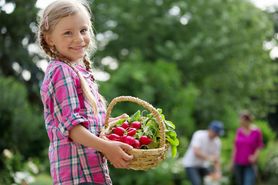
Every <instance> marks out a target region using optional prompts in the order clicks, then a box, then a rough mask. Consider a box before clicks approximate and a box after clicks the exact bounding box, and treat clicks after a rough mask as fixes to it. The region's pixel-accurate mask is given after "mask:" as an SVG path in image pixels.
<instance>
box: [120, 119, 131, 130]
mask: <svg viewBox="0 0 278 185" xmlns="http://www.w3.org/2000/svg"><path fill="white" fill-rule="evenodd" d="M121 127H123V128H124V129H127V128H128V127H129V123H128V121H125V122H123V124H122V125H121Z"/></svg>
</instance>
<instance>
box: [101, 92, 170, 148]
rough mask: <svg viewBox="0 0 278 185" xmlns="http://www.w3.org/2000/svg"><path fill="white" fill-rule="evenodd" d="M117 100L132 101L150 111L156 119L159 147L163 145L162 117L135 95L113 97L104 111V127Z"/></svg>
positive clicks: (106, 125) (163, 126)
mask: <svg viewBox="0 0 278 185" xmlns="http://www.w3.org/2000/svg"><path fill="white" fill-rule="evenodd" d="M119 102H132V103H136V104H138V105H141V106H143V107H144V108H145V109H147V110H148V111H150V113H152V115H153V116H154V118H155V119H156V121H157V123H158V126H159V137H160V143H159V144H160V147H163V146H164V145H165V125H164V123H163V121H162V118H161V116H160V114H159V112H158V111H157V110H156V109H155V108H154V107H153V106H152V105H151V104H149V103H148V102H146V101H144V100H141V99H139V98H136V97H132V96H118V97H116V98H114V99H113V100H112V101H111V102H110V103H109V105H108V107H107V112H106V118H105V122H104V123H105V127H108V120H109V117H110V115H111V112H112V109H113V107H114V106H115V105H116V104H117V103H119Z"/></svg>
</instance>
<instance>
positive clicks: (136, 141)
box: [132, 139, 141, 148]
mask: <svg viewBox="0 0 278 185" xmlns="http://www.w3.org/2000/svg"><path fill="white" fill-rule="evenodd" d="M132 146H133V147H134V148H140V146H141V144H140V141H139V140H137V139H135V140H134V143H133V145H132Z"/></svg>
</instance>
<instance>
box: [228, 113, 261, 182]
mask: <svg viewBox="0 0 278 185" xmlns="http://www.w3.org/2000/svg"><path fill="white" fill-rule="evenodd" d="M252 122H253V117H252V115H251V114H250V113H249V112H243V113H241V114H240V127H239V128H238V129H237V132H236V136H235V140H234V149H233V163H234V174H235V177H236V183H237V184H238V185H254V184H255V183H256V171H255V165H256V162H257V159H258V157H259V153H260V150H261V149H262V147H263V146H264V144H263V137H262V133H261V130H260V129H259V128H257V127H256V126H255V125H254V124H252Z"/></svg>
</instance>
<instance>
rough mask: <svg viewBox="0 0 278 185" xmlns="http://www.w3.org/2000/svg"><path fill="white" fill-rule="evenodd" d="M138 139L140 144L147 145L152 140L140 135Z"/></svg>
mask: <svg viewBox="0 0 278 185" xmlns="http://www.w3.org/2000/svg"><path fill="white" fill-rule="evenodd" d="M139 141H140V143H141V144H142V145H148V144H150V143H151V142H152V139H151V138H149V137H148V136H141V137H140V139H139Z"/></svg>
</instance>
